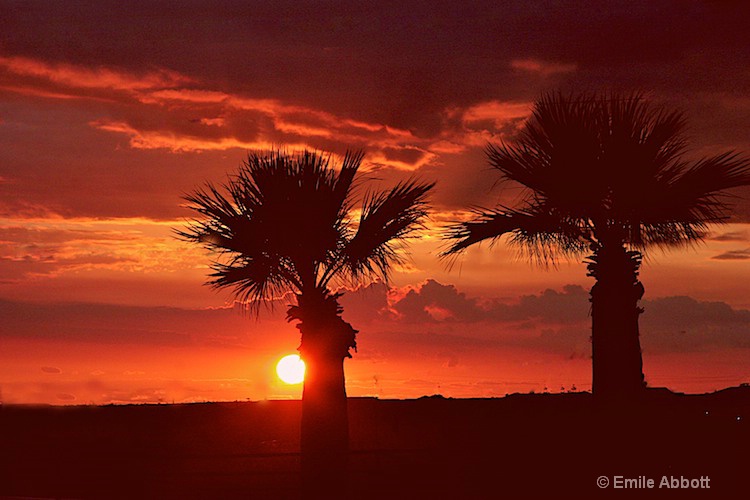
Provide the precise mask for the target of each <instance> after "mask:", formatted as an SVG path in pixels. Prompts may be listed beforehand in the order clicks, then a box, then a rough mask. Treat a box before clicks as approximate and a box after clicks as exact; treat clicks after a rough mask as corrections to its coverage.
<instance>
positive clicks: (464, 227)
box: [441, 206, 588, 266]
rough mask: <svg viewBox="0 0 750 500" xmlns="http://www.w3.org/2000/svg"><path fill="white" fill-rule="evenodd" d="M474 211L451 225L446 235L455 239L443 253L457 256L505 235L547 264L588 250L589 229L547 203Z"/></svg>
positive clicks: (522, 249) (447, 237)
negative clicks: (562, 256) (462, 220)
mask: <svg viewBox="0 0 750 500" xmlns="http://www.w3.org/2000/svg"><path fill="white" fill-rule="evenodd" d="M474 215H475V217H474V218H473V219H472V220H470V221H466V222H460V223H457V224H453V225H451V226H449V227H448V229H447V232H446V234H445V238H446V239H448V240H452V241H453V242H452V244H451V245H450V246H449V247H448V248H447V249H446V250H444V251H443V252H442V253H441V257H443V258H445V257H451V256H455V255H457V254H460V253H461V252H463V251H464V250H466V249H467V248H468V247H470V246H472V245H475V244H477V243H480V242H483V241H487V240H489V241H490V242H491V243H494V242H495V241H497V240H498V239H500V238H501V237H503V236H505V235H508V236H509V238H510V242H511V243H512V244H514V245H515V246H517V247H518V248H519V249H520V250H521V251H523V252H526V253H527V254H528V256H529V257H531V258H532V259H533V260H534V261H536V262H537V263H538V264H541V265H543V266H546V265H549V264H554V263H555V262H556V260H557V255H558V254H562V255H578V254H580V253H583V252H585V250H586V244H587V237H588V234H587V230H586V229H585V228H583V227H581V226H580V225H579V224H578V222H577V221H574V220H568V219H566V218H565V217H563V216H561V214H559V213H556V212H555V211H551V210H545V209H544V207H540V206H528V207H527V208H525V209H511V208H508V207H498V208H496V209H492V210H487V209H477V210H475V211H474Z"/></svg>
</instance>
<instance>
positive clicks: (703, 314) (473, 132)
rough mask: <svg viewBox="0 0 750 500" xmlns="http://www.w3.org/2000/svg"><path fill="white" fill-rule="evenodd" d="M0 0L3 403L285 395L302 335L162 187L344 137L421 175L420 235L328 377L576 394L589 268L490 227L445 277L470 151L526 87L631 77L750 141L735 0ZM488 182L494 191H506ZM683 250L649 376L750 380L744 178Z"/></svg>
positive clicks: (327, 145)
mask: <svg viewBox="0 0 750 500" xmlns="http://www.w3.org/2000/svg"><path fill="white" fill-rule="evenodd" d="M529 4H530V5H525V4H524V3H523V2H515V3H509V2H472V3H471V5H466V4H464V3H463V2H460V3H459V2H413V3H405V2H324V3H319V2H315V3H312V2H311V3H304V2H303V3H300V2H296V1H295V2H292V1H289V2H280V1H273V2H255V3H253V4H252V6H249V5H245V2H210V3H205V2H196V3H190V2H174V3H170V2H159V3H158V4H157V5H146V4H144V5H140V3H138V5H129V6H122V5H119V3H118V2H106V1H97V2H10V1H0V19H3V23H2V24H3V29H2V30H0V319H1V321H0V400H2V401H5V402H45V403H54V404H78V403H90V402H93V403H108V402H129V401H139V402H140V401H150V402H153V401H160V400H161V401H192V400H206V399H209V400H218V399H230V400H234V399H240V400H242V399H246V398H249V399H262V398H266V397H298V396H299V394H300V388H299V387H298V386H293V387H289V386H284V385H283V384H281V383H280V382H278V381H277V380H276V379H275V376H274V375H273V370H272V367H273V363H274V362H275V360H277V359H278V358H280V357H281V356H282V355H284V354H287V353H290V352H294V351H295V349H296V347H297V345H298V340H299V339H298V332H297V330H296V329H294V327H293V326H292V325H289V324H287V323H285V322H284V321H283V311H284V305H283V304H279V305H278V307H277V308H276V312H274V313H267V314H263V315H261V317H260V319H259V320H258V321H255V320H254V319H248V318H243V317H242V316H241V315H240V314H239V313H237V312H235V311H233V310H232V309H231V307H228V304H230V299H231V297H230V295H229V294H227V293H216V292H214V291H212V290H210V289H208V288H207V287H205V286H202V282H203V280H204V276H205V273H206V271H207V265H208V263H209V256H208V255H207V254H205V253H204V252H203V251H201V250H199V249H196V248H190V247H188V246H187V245H186V244H184V243H182V242H179V241H177V240H176V239H174V238H173V237H172V233H171V230H172V228H174V227H178V226H179V225H180V224H182V223H183V222H182V221H183V218H184V217H188V216H190V215H191V214H189V213H188V212H187V211H186V210H185V209H184V208H182V207H181V206H180V205H181V200H180V197H181V195H182V194H184V193H185V192H187V191H190V190H191V189H192V188H194V187H196V186H198V185H200V184H202V183H203V182H205V181H207V180H213V181H221V180H222V179H224V178H225V176H226V174H227V173H229V172H231V171H233V170H234V169H236V167H237V166H238V165H239V164H240V163H241V161H242V159H243V157H244V156H245V155H246V153H247V151H248V150H249V149H254V148H268V147H271V146H274V145H286V146H287V147H289V148H298V147H309V148H319V149H324V150H329V151H332V152H334V153H337V154H341V153H343V152H344V151H346V149H347V148H365V149H366V151H367V157H366V169H367V171H368V175H369V176H371V177H372V178H373V181H372V182H374V183H375V184H376V185H377V184H382V185H388V184H390V183H393V182H395V180H397V179H402V178H404V177H406V176H408V175H410V174H412V173H417V174H418V175H420V176H421V177H423V178H425V179H430V180H437V181H438V186H437V188H436V190H435V194H434V197H433V202H434V209H435V212H434V214H433V220H434V222H433V226H434V229H435V231H433V232H431V233H429V234H426V235H425V236H424V238H422V239H421V240H419V241H415V242H414V244H413V245H412V250H413V252H412V255H413V258H412V260H411V262H410V264H409V265H408V266H404V267H402V268H399V269H398V270H397V272H396V273H395V275H394V280H393V283H392V289H391V290H386V289H385V288H384V287H374V288H373V289H369V290H360V291H353V292H351V293H349V294H348V295H347V296H346V297H345V299H344V305H345V307H346V312H345V315H344V316H345V318H346V319H347V320H348V321H350V322H351V323H352V324H353V325H354V327H355V328H358V329H359V330H360V337H359V346H360V350H359V352H358V353H357V354H356V355H355V357H354V358H353V359H351V360H348V361H347V363H346V370H347V379H348V388H349V394H350V395H353V396H358V395H379V396H380V397H388V398H401V397H418V396H421V395H425V394H434V393H442V394H444V395H447V396H456V397H472V396H477V397H482V396H493V395H503V394H505V393H508V392H526V391H531V390H534V391H542V390H544V388H545V387H546V388H547V389H548V390H550V391H559V390H561V388H563V387H564V388H565V390H569V389H570V388H571V387H572V386H575V387H576V388H577V389H589V388H590V359H589V356H590V347H589V343H588V335H589V334H590V326H589V321H590V318H589V317H588V306H589V304H588V302H587V295H586V290H587V289H588V288H589V287H590V286H591V284H592V283H591V281H590V278H587V277H586V276H585V267H584V266H583V265H582V264H580V263H578V262H571V263H563V264H562V265H561V266H560V268H559V269H557V270H549V271H545V270H541V269H536V268H534V267H532V266H531V265H529V264H528V263H526V262H524V261H523V260H521V259H519V258H518V256H517V255H516V253H515V251H514V250H513V249H509V248H508V247H506V246H505V245H504V244H502V243H501V244H498V245H496V246H495V247H493V248H492V249H490V248H489V247H487V246H483V247H481V248H474V249H471V250H470V251H469V252H467V254H466V255H465V256H464V257H463V258H462V259H461V260H460V261H459V262H458V263H457V265H456V266H455V267H454V268H453V269H452V270H450V271H449V270H447V269H446V268H445V265H444V263H441V262H439V261H438V260H437V259H436V253H437V251H438V249H439V245H440V242H439V239H438V238H437V237H436V234H437V233H436V228H438V227H439V225H440V224H441V223H443V222H444V221H448V220H455V219H456V218H460V217H461V216H462V214H464V213H465V210H466V209H467V207H469V206H471V205H492V204H494V203H497V202H498V201H509V202H510V201H512V200H513V199H514V197H516V196H517V195H518V192H517V191H514V190H513V189H512V188H508V187H507V186H502V185H501V186H497V185H495V183H494V182H495V180H496V178H495V176H494V175H493V173H492V172H490V171H489V170H488V167H487V166H486V163H485V162H484V159H483V152H482V149H483V147H484V146H485V145H486V143H487V141H495V142H497V141H500V140H502V139H510V140H512V138H513V134H514V133H515V131H516V130H517V129H518V127H519V126H520V125H521V124H522V123H523V120H524V119H525V118H526V117H527V116H528V114H529V110H530V105H531V103H532V102H533V100H534V99H535V98H536V97H538V96H539V95H540V93H542V92H544V91H548V90H554V89H561V90H563V91H569V90H571V91H579V90H626V91H630V90H642V91H645V92H647V94H648V95H649V96H650V98H651V99H652V100H653V101H655V102H657V103H661V104H664V105H666V106H668V107H670V108H678V109H681V110H683V111H684V112H685V114H686V116H687V118H688V121H689V124H690V130H689V133H690V138H691V150H690V153H689V154H690V155H691V156H694V157H696V158H697V157H700V156H703V155H710V154H713V153H717V152H722V151H726V150H737V151H744V152H748V151H750V133H748V132H750V94H749V93H748V89H750V71H748V69H747V61H748V60H750V45H749V44H748V43H747V34H746V27H745V22H746V20H747V19H748V18H749V16H748V14H750V10H749V9H748V7H746V6H745V4H744V3H743V2H732V1H718V0H715V1H692V0H686V1H682V0H681V1H677V0H675V1H659V2H651V1H642V2H633V1H628V2H617V1H614V2H607V4H606V8H603V7H602V4H601V3H598V2H568V1H566V2H544V3H532V2H529ZM503 188H505V189H503ZM736 194H738V195H740V196H743V197H744V199H743V198H738V199H737V206H736V211H735V214H734V216H733V219H732V220H731V224H729V225H726V226H723V227H720V228H715V230H714V231H713V232H712V234H711V235H710V237H709V238H708V239H707V240H706V242H705V244H702V245H700V246H698V247H696V248H695V249H691V250H687V251H683V252H671V253H668V254H662V253H655V254H650V255H649V256H648V262H647V263H646V264H645V266H644V268H643V271H642V274H641V277H642V280H643V282H644V285H645V287H646V296H645V300H644V307H645V309H646V313H645V314H644V315H643V316H642V322H641V330H642V343H643V350H644V367H645V372H646V378H647V380H648V381H649V383H651V384H652V385H656V386H668V387H670V388H673V389H675V390H683V391H688V392H702V391H709V390H714V389H717V388H722V387H726V386H729V385H736V384H739V383H742V382H748V381H750V364H749V363H748V359H750V357H749V356H748V355H749V354H750V311H749V309H750V295H748V291H749V290H748V285H747V283H748V282H749V281H750V265H749V262H750V225H748V223H749V222H750V201H748V198H750V196H748V195H750V191H747V190H746V191H744V192H743V191H740V192H738V193H736Z"/></svg>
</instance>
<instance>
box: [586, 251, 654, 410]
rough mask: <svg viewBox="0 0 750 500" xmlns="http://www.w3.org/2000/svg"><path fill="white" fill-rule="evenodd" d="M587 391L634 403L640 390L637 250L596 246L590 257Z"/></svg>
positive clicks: (603, 397) (642, 386) (597, 395)
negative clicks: (590, 372) (591, 281)
mask: <svg viewBox="0 0 750 500" xmlns="http://www.w3.org/2000/svg"><path fill="white" fill-rule="evenodd" d="M590 260H591V262H590V263H589V266H588V267H589V276H593V277H594V278H595V279H596V283H595V284H594V286H593V287H592V288H591V318H592V335H591V343H592V358H593V360H592V361H593V363H592V364H593V384H592V391H593V393H594V395H595V396H596V397H597V398H599V399H604V400H612V401H614V400H619V401H633V400H636V399H638V398H639V397H640V396H641V395H642V394H643V390H644V388H645V382H644V377H643V359H642V355H641V344H640V332H639V328H638V317H639V316H640V314H641V313H642V312H643V309H641V308H640V307H638V301H639V300H640V299H641V297H642V296H643V285H642V284H641V282H640V281H639V280H638V269H639V267H640V263H641V254H640V253H639V252H629V251H627V250H626V249H625V248H624V247H623V246H622V245H611V246H600V247H598V248H597V249H596V250H595V253H594V255H593V256H591V257H590Z"/></svg>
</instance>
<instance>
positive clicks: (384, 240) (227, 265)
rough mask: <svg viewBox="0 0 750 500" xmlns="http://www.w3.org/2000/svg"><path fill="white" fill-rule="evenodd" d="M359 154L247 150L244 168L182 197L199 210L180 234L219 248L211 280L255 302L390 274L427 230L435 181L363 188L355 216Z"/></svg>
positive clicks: (249, 302)
mask: <svg viewBox="0 0 750 500" xmlns="http://www.w3.org/2000/svg"><path fill="white" fill-rule="evenodd" d="M362 159H363V153H361V152H356V153H347V154H346V155H345V157H344V159H343V162H342V164H341V167H340V169H339V170H338V171H335V170H334V169H333V168H331V167H330V156H328V155H323V154H320V153H317V152H310V151H304V152H301V153H299V154H294V155H290V154H286V153H284V152H281V151H276V152H271V153H269V154H265V155H263V154H250V155H249V157H248V159H247V161H246V162H244V164H243V165H242V167H241V169H240V171H239V173H238V174H237V175H236V176H235V177H233V178H230V181H229V182H228V183H227V184H225V185H224V186H223V189H224V191H226V193H227V195H225V194H223V193H222V192H221V191H220V190H219V189H218V188H216V187H214V186H213V185H210V184H209V185H207V186H206V187H205V188H202V189H198V190H196V191H195V192H194V193H192V194H190V195H188V196H186V197H185V199H186V200H187V201H188V202H189V203H190V205H189V208H191V209H192V210H194V211H196V212H198V213H199V214H201V215H202V216H203V217H202V218H201V219H200V220H198V221H193V222H192V223H191V224H190V225H189V227H188V228H187V229H186V230H184V231H179V232H178V234H179V236H181V237H182V238H184V239H186V240H188V241H193V242H197V243H200V244H202V245H203V246H205V247H206V248H208V249H210V250H213V251H216V252H218V253H220V254H222V255H223V258H222V259H220V260H217V261H216V262H214V263H213V271H214V272H213V273H212V274H211V275H210V277H211V280H210V281H209V283H210V284H212V285H213V286H215V287H218V288H225V287H229V288H232V289H233V290H234V292H235V294H236V296H237V298H238V299H239V300H240V301H241V302H243V303H244V304H245V305H246V306H247V307H249V308H257V306H258V305H260V304H261V303H263V302H265V301H268V300H270V299H273V298H278V297H280V296H281V295H282V294H284V293H287V292H293V293H296V294H302V293H303V292H308V293H311V292H313V291H314V290H316V289H317V290H327V289H328V287H329V285H331V284H332V281H337V283H338V284H343V283H345V282H348V281H357V282H362V281H365V282H366V281H370V280H373V279H377V278H380V279H382V280H384V281H387V280H388V277H389V272H390V268H391V265H392V264H393V263H394V262H399V261H400V260H401V259H402V257H401V255H400V254H399V252H398V248H399V241H400V240H403V239H404V238H406V237H408V236H410V235H412V233H413V232H414V231H415V230H416V229H418V228H420V227H421V221H422V220H423V219H424V217H425V215H426V204H425V196H426V194H427V192H428V191H429V190H430V189H431V188H432V186H433V184H431V183H424V182H418V181H416V180H414V179H412V180H409V181H406V182H402V183H400V184H398V185H397V186H396V187H394V188H392V189H391V190H389V191H384V192H377V193H367V194H365V196H364V199H363V201H362V203H361V207H360V214H359V216H358V217H356V216H355V200H354V192H355V184H356V182H355V175H356V174H357V171H358V169H359V168H360V165H361V163H362Z"/></svg>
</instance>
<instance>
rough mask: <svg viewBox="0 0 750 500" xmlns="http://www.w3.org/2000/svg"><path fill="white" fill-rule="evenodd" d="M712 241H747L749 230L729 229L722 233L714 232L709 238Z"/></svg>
mask: <svg viewBox="0 0 750 500" xmlns="http://www.w3.org/2000/svg"><path fill="white" fill-rule="evenodd" d="M707 239H708V240H711V241H747V240H748V233H747V231H728V232H725V233H720V234H712V235H711V236H709V237H708V238H707Z"/></svg>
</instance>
